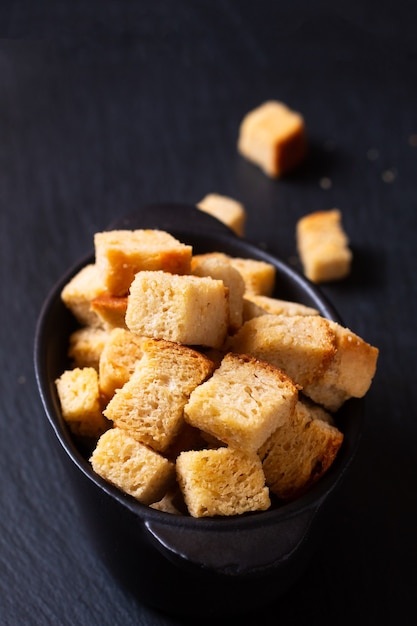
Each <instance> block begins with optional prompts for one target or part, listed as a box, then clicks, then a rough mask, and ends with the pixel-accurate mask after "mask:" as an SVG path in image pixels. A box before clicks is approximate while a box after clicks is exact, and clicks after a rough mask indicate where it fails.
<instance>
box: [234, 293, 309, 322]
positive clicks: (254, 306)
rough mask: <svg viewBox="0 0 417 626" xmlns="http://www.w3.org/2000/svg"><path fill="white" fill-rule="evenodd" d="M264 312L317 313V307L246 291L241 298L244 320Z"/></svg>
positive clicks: (283, 313)
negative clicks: (242, 298)
mask: <svg viewBox="0 0 417 626" xmlns="http://www.w3.org/2000/svg"><path fill="white" fill-rule="evenodd" d="M265 313H270V314H271V315H318V311H317V309H314V308H313V307H310V306H306V305H305V304H301V303H300V302H291V301H289V300H280V299H279V298H271V297H269V296H259V295H255V294H251V293H246V294H245V297H244V300H243V319H244V321H247V320H249V319H252V318H253V317H259V315H265Z"/></svg>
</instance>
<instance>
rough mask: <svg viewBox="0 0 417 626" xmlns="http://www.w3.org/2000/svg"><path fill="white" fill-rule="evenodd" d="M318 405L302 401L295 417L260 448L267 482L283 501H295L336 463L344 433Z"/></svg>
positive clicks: (278, 429) (296, 408)
mask: <svg viewBox="0 0 417 626" xmlns="http://www.w3.org/2000/svg"><path fill="white" fill-rule="evenodd" d="M330 422H331V417H330V416H329V415H328V414H327V413H326V412H325V411H324V409H322V408H321V407H318V406H312V405H310V404H309V403H308V402H305V401H303V400H299V401H298V402H297V404H296V407H295V411H294V413H293V416H292V419H291V420H289V421H287V422H284V423H283V424H281V425H280V426H278V428H277V429H276V430H275V432H274V433H273V434H272V435H271V436H270V437H269V439H268V440H267V441H266V442H265V443H264V445H263V446H262V447H261V449H260V450H259V455H260V458H261V460H262V466H263V470H264V473H265V478H266V483H267V485H268V486H269V488H270V490H271V492H272V493H274V494H275V495H276V496H278V497H279V498H281V499H282V500H293V499H295V498H297V497H298V496H300V495H302V494H303V493H304V492H305V491H307V489H308V488H309V487H311V485H312V484H314V483H316V482H317V481H318V480H319V478H321V476H323V474H325V472H326V471H327V470H328V468H329V467H330V465H331V464H332V463H333V461H334V459H335V457H336V455H337V453H338V451H339V449H340V446H341V445H342V442H343V434H342V433H341V432H340V431H339V430H338V429H337V428H336V427H335V426H333V425H332V424H331V423H330Z"/></svg>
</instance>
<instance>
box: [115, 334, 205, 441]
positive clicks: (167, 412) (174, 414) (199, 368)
mask: <svg viewBox="0 0 417 626" xmlns="http://www.w3.org/2000/svg"><path fill="white" fill-rule="evenodd" d="M212 369H213V364H212V362H211V361H210V360H209V359H207V358H206V357H205V356H203V355H202V354H201V353H199V352H197V351H196V350H192V349H191V348H188V347H186V346H182V345H180V344H176V343H172V342H168V341H163V340H161V341H155V340H148V341H146V342H145V343H144V344H143V356H142V359H141V360H140V362H139V363H138V366H137V367H136V369H135V371H134V373H133V374H132V376H131V377H130V378H129V380H128V381H127V383H125V385H124V386H123V387H122V388H121V389H118V390H117V391H116V393H115V395H114V396H113V398H112V399H111V400H110V402H109V404H108V405H107V407H106V409H105V410H104V414H105V415H106V417H107V418H108V419H110V420H111V421H112V422H114V424H115V425H116V426H118V427H120V428H124V429H125V430H128V431H129V432H130V434H131V435H132V436H133V437H135V438H136V439H137V440H138V441H141V442H142V443H145V444H146V445H148V446H150V447H151V448H153V449H154V450H156V451H158V452H165V451H166V450H167V449H168V448H169V446H170V445H171V444H172V443H173V441H174V439H175V437H176V435H177V434H178V433H179V431H180V429H181V426H182V424H183V410H184V406H185V404H186V402H187V400H188V398H189V396H190V393H191V392H192V390H193V389H194V388H195V387H196V386H197V385H199V384H200V383H201V382H203V381H204V380H205V379H206V378H207V376H209V375H210V374H211V372H212Z"/></svg>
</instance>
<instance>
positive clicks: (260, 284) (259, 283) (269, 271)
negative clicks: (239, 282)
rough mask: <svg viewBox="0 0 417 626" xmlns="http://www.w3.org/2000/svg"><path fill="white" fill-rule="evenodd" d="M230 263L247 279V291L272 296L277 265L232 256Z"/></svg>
mask: <svg viewBox="0 0 417 626" xmlns="http://www.w3.org/2000/svg"><path fill="white" fill-rule="evenodd" d="M230 263H231V264H232V266H233V267H234V268H236V269H237V270H238V272H240V274H241V275H242V278H243V280H244V281H245V293H251V294H257V295H263V296H270V295H271V294H272V292H273V291H274V287H275V274H276V270H275V267H274V266H273V265H272V264H271V263H268V262H267V261H260V260H258V259H242V258H240V257H230Z"/></svg>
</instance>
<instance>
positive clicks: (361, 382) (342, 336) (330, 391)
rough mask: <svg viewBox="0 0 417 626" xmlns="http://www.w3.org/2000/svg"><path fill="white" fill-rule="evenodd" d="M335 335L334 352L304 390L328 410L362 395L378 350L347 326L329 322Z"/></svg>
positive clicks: (365, 390)
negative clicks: (324, 367) (318, 375)
mask: <svg viewBox="0 0 417 626" xmlns="http://www.w3.org/2000/svg"><path fill="white" fill-rule="evenodd" d="M329 323H330V327H331V329H332V330H333V332H334V334H335V337H336V352H335V354H334V356H333V358H332V360H331V362H330V364H329V366H328V367H327V369H326V370H325V371H324V372H323V374H322V375H321V376H320V377H319V378H317V379H316V380H314V381H313V382H312V383H310V384H309V385H307V386H306V387H305V388H304V393H305V394H306V395H307V396H309V397H310V398H311V399H312V400H314V401H315V402H317V403H318V404H322V405H323V406H324V407H325V408H327V409H328V410H329V411H337V410H338V409H339V408H340V407H341V406H342V404H343V403H344V402H345V401H346V400H348V399H349V398H362V397H363V396H364V395H365V394H366V393H367V391H368V390H369V388H370V386H371V383H372V379H373V377H374V375H375V371H376V365H377V360H378V354H379V350H378V348H375V347H374V346H371V345H370V344H369V343H367V342H366V341H364V340H363V339H362V338H361V337H359V336H358V335H356V334H355V333H353V332H352V331H351V330H350V329H349V328H344V327H343V326H341V325H340V324H338V323H336V322H329Z"/></svg>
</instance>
